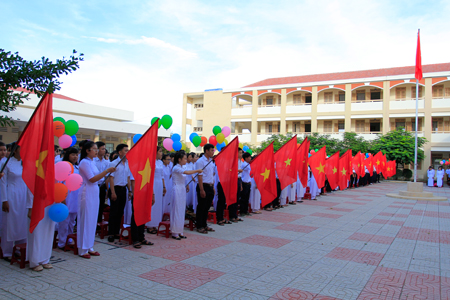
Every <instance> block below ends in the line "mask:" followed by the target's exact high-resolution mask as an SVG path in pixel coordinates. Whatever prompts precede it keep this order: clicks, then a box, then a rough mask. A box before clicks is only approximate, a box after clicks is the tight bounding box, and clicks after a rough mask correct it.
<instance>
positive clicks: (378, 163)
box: [372, 151, 383, 174]
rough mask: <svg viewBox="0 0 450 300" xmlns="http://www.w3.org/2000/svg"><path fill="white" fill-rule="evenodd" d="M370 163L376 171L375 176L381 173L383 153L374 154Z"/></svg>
mask: <svg viewBox="0 0 450 300" xmlns="http://www.w3.org/2000/svg"><path fill="white" fill-rule="evenodd" d="M372 163H373V165H374V166H375V169H376V170H377V174H380V173H381V172H382V171H383V153H381V151H378V153H377V154H375V156H374V157H373V160H372Z"/></svg>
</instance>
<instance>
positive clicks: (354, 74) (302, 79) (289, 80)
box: [244, 63, 450, 87]
mask: <svg viewBox="0 0 450 300" xmlns="http://www.w3.org/2000/svg"><path fill="white" fill-rule="evenodd" d="M422 70H423V73H431V72H445V71H450V63H444V64H433V65H423V66H422ZM414 73H415V67H414V66H410V67H398V68H387V69H376V70H364V71H351V72H340V73H327V74H316V75H303V76H291V77H279V78H269V79H264V80H261V81H258V82H255V83H252V84H249V85H246V86H244V87H258V86H270V85H283V84H295V83H307V82H318V81H331V80H345V79H358V78H371V77H383V76H395V75H406V74H414Z"/></svg>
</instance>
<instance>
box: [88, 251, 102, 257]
mask: <svg viewBox="0 0 450 300" xmlns="http://www.w3.org/2000/svg"><path fill="white" fill-rule="evenodd" d="M88 253H89V254H90V255H92V256H100V253H98V252H97V251H89V252H88Z"/></svg>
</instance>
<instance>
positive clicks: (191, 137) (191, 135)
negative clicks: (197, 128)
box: [189, 132, 198, 143]
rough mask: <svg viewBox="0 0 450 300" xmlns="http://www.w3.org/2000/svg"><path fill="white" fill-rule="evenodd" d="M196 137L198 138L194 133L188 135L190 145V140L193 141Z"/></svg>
mask: <svg viewBox="0 0 450 300" xmlns="http://www.w3.org/2000/svg"><path fill="white" fill-rule="evenodd" d="M196 136H198V134H197V133H196V132H193V133H191V134H190V135H189V140H190V141H191V143H193V141H192V140H193V139H194V138H195V137H196Z"/></svg>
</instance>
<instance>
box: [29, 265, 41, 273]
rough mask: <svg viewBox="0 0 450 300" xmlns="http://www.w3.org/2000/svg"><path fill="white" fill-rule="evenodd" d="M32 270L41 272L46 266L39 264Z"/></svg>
mask: <svg viewBox="0 0 450 300" xmlns="http://www.w3.org/2000/svg"><path fill="white" fill-rule="evenodd" d="M31 270H33V271H35V272H40V271H42V270H44V267H43V266H41V265H39V266H36V267H34V268H32V269H31Z"/></svg>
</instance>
